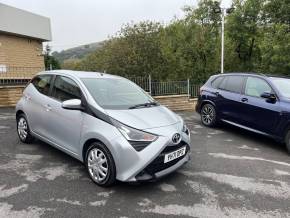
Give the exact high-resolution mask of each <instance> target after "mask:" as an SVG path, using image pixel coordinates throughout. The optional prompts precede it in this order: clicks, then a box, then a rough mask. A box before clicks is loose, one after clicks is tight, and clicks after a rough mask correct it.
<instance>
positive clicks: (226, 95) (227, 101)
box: [215, 75, 244, 123]
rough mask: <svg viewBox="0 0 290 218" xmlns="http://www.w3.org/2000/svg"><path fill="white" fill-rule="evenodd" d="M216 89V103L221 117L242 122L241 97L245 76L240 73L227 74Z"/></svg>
mask: <svg viewBox="0 0 290 218" xmlns="http://www.w3.org/2000/svg"><path fill="white" fill-rule="evenodd" d="M223 77H224V79H223V80H222V81H221V82H220V83H219V85H218V87H217V88H218V89H217V91H216V93H215V94H216V96H217V97H216V98H215V104H216V108H217V111H218V114H219V117H220V119H223V120H227V121H231V122H235V123H239V122H240V114H239V113H240V98H241V92H242V87H243V83H244V77H243V76H239V75H225V76H223Z"/></svg>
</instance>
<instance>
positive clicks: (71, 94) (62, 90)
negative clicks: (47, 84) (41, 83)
mask: <svg viewBox="0 0 290 218" xmlns="http://www.w3.org/2000/svg"><path fill="white" fill-rule="evenodd" d="M51 96H52V97H54V98H55V99H57V100H59V101H61V102H63V101H66V100H70V99H81V91H80V88H79V87H78V85H77V84H76V83H75V82H74V81H73V80H72V79H70V78H68V77H64V76H57V77H56V79H55V81H54V85H53V88H52V93H51Z"/></svg>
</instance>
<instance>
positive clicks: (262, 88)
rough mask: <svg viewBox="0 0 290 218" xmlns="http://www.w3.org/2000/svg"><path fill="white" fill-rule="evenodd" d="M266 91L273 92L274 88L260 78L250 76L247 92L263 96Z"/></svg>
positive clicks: (249, 94)
mask: <svg viewBox="0 0 290 218" xmlns="http://www.w3.org/2000/svg"><path fill="white" fill-rule="evenodd" d="M264 92H268V93H272V89H271V87H270V86H269V84H268V83H267V82H266V81H265V80H263V79H260V78H256V77H248V79H247V83H246V87H245V94H246V95H248V96H253V97H259V98H260V97H261V95H262V94H263V93H264Z"/></svg>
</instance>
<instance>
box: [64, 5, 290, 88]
mask: <svg viewBox="0 0 290 218" xmlns="http://www.w3.org/2000/svg"><path fill="white" fill-rule="evenodd" d="M232 6H233V8H234V10H233V11H232V13H230V14H228V15H227V16H226V18H225V60H224V61H225V66H224V68H225V72H257V73H265V74H280V75H289V74H290V1H289V0H271V1H268V0H233V5H232ZM217 7H219V5H218V3H216V2H214V1H211V0H200V1H199V3H198V5H197V6H195V7H193V6H185V7H184V8H183V10H184V12H185V16H184V17H183V18H182V19H177V18H175V19H173V20H172V21H171V22H170V23H169V24H167V25H164V24H162V23H157V22H152V21H144V22H139V23H129V24H126V25H124V26H123V27H122V28H121V30H120V31H119V32H118V33H116V35H115V36H113V37H111V38H109V39H108V40H106V41H105V42H104V43H103V46H102V47H101V48H99V49H97V50H96V51H95V52H93V53H91V54H89V55H88V56H86V57H85V58H83V59H81V60H78V61H71V62H66V63H65V64H64V65H63V68H68V69H75V70H91V71H102V72H103V71H105V72H108V73H112V74H117V75H123V76H124V75H137V76H144V75H148V74H151V76H152V78H153V79H155V80H163V81H166V80H184V79H187V78H190V79H191V81H194V82H195V83H201V82H204V81H205V80H206V79H207V78H208V77H209V76H210V75H212V74H217V73H219V72H220V56H221V14H219V13H216V9H217Z"/></svg>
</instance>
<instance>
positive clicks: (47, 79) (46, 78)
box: [31, 75, 52, 95]
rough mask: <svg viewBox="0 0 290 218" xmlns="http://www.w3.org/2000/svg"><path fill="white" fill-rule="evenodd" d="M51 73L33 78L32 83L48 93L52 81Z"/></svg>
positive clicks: (44, 92) (41, 91)
mask: <svg viewBox="0 0 290 218" xmlns="http://www.w3.org/2000/svg"><path fill="white" fill-rule="evenodd" d="M51 78H52V76H51V75H39V76H36V77H34V78H33V80H32V81H31V84H33V86H34V87H35V88H36V89H37V90H38V91H39V92H40V93H42V94H44V95H48V93H49V89H50V83H51Z"/></svg>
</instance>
